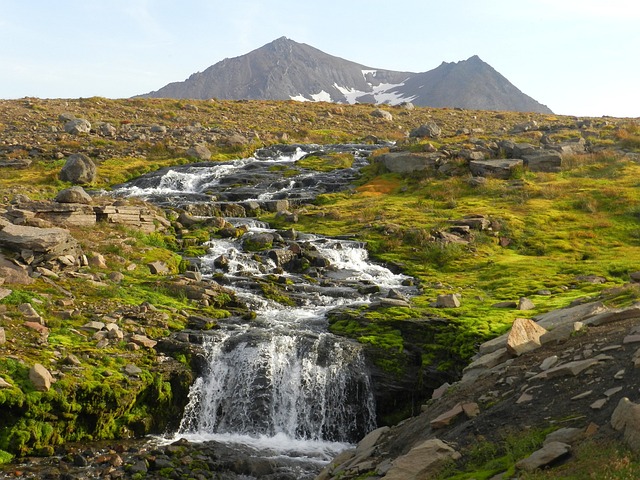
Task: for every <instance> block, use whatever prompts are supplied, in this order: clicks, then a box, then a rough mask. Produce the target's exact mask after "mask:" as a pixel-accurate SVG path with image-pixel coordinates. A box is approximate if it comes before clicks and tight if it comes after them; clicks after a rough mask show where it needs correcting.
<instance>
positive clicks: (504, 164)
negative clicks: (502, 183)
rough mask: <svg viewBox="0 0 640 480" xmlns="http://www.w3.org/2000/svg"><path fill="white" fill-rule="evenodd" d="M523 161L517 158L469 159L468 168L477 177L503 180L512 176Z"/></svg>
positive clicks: (521, 165)
mask: <svg viewBox="0 0 640 480" xmlns="http://www.w3.org/2000/svg"><path fill="white" fill-rule="evenodd" d="M523 165H524V162H523V161H522V160H521V159H519V158H506V159H496V160H471V161H470V162H469V169H470V170H471V173H472V174H473V175H475V176H478V177H492V178H500V179H503V180H506V179H509V178H511V177H512V176H513V174H514V172H515V171H516V170H517V169H518V168H522V167H523Z"/></svg>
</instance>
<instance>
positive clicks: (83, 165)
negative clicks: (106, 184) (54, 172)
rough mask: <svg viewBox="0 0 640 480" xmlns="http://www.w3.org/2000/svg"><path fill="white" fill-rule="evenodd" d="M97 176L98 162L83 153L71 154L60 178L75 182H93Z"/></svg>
mask: <svg viewBox="0 0 640 480" xmlns="http://www.w3.org/2000/svg"><path fill="white" fill-rule="evenodd" d="M96 176H97V168H96V164H95V163H93V160H91V159H90V158H89V157H87V156H86V155H85V154H83V153H74V154H73V155H70V156H69V158H68V159H67V161H66V163H65V164H64V166H63V167H62V170H60V175H59V177H60V180H62V181H63V182H71V183H73V184H87V183H93V182H94V181H95V179H96Z"/></svg>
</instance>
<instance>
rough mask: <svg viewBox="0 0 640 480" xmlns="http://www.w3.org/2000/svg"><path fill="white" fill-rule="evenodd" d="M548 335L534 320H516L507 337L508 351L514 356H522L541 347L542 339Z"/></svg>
mask: <svg viewBox="0 0 640 480" xmlns="http://www.w3.org/2000/svg"><path fill="white" fill-rule="evenodd" d="M545 333H547V330H546V329H544V328H542V327H541V326H540V325H538V324H537V323H536V322H534V321H533V320H530V319H528V318H516V319H515V320H514V321H513V325H512V326H511V331H510V332H509V335H508V336H507V350H508V351H509V353H511V354H513V355H518V356H520V355H522V354H523V353H526V352H530V351H531V350H535V349H536V348H539V347H540V346H541V343H540V337H541V336H542V335H544V334H545Z"/></svg>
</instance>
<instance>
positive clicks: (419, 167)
mask: <svg viewBox="0 0 640 480" xmlns="http://www.w3.org/2000/svg"><path fill="white" fill-rule="evenodd" d="M439 159H440V155H439V154H434V153H411V152H390V153H385V154H384V155H380V156H378V157H377V158H376V161H377V162H379V163H381V164H382V165H384V167H385V168H386V169H387V170H389V171H390V172H392V173H412V172H422V171H428V172H433V173H435V172H436V171H437V167H438V160H439Z"/></svg>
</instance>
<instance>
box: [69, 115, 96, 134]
mask: <svg viewBox="0 0 640 480" xmlns="http://www.w3.org/2000/svg"><path fill="white" fill-rule="evenodd" d="M64 131H65V132H67V133H70V134H71V135H80V134H81V133H89V132H90V131H91V124H90V123H89V122H88V121H87V120H85V119H84V118H74V119H71V120H69V121H68V122H67V123H65V124H64Z"/></svg>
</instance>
